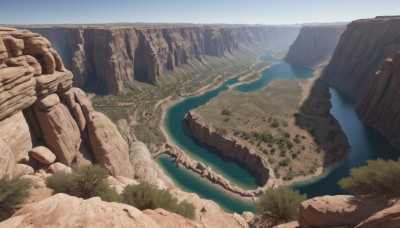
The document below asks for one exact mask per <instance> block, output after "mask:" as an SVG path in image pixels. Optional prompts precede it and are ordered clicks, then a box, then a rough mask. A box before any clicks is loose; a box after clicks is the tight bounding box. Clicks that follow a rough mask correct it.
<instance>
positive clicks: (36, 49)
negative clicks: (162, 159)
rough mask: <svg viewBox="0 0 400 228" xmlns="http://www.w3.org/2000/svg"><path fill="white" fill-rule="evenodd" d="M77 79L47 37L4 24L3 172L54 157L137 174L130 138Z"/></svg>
mask: <svg viewBox="0 0 400 228" xmlns="http://www.w3.org/2000/svg"><path fill="white" fill-rule="evenodd" d="M72 78H73V75H72V73H71V72H70V71H68V70H66V69H65V67H64V65H63V63H62V61H61V58H60V56H59V55H58V53H57V52H56V51H55V50H54V49H53V48H52V47H51V45H50V42H49V41H48V40H47V39H46V38H44V37H42V36H40V35H39V34H36V33H32V32H29V31H27V30H16V29H12V28H6V27H0V148H1V151H0V164H1V166H0V177H3V176H15V175H18V174H20V173H19V172H18V170H20V167H21V166H23V167H26V166H30V167H31V168H30V170H32V169H38V168H43V167H44V166H48V165H51V164H52V163H54V162H60V163H63V164H65V165H67V166H70V165H71V164H90V163H98V164H100V165H101V166H103V167H105V168H106V169H108V171H109V172H110V174H112V175H115V176H125V177H129V178H131V177H133V174H132V167H131V165H130V163H129V155H128V144H127V142H126V141H125V140H124V139H123V137H122V135H121V134H120V133H119V132H118V130H117V128H116V126H115V125H114V124H113V123H112V122H111V121H110V120H109V119H108V118H107V117H106V116H105V115H103V114H101V113H99V112H96V111H94V109H93V107H92V104H91V103H90V101H89V100H88V99H87V98H86V96H85V94H84V93H83V91H82V90H80V89H78V88H73V87H72ZM32 172H33V170H32Z"/></svg>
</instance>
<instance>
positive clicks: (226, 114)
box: [221, 109, 232, 116]
mask: <svg viewBox="0 0 400 228" xmlns="http://www.w3.org/2000/svg"><path fill="white" fill-rule="evenodd" d="M221 115H224V116H230V115H232V113H231V111H230V110H228V109H222V111H221Z"/></svg>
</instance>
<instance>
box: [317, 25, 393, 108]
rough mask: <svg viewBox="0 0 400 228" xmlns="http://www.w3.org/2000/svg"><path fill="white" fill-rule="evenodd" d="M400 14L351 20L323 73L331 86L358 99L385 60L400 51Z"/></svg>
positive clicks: (355, 99) (323, 76)
mask: <svg viewBox="0 0 400 228" xmlns="http://www.w3.org/2000/svg"><path fill="white" fill-rule="evenodd" d="M399 22H400V17H376V18H374V19H363V20H356V21H353V22H351V23H350V24H349V25H348V26H347V29H346V31H345V32H344V33H343V35H342V36H341V38H340V41H339V44H338V45H337V47H336V49H335V52H334V54H333V56H332V59H331V61H330V62H329V64H328V66H327V67H326V68H325V70H324V71H323V73H322V78H323V79H324V80H325V81H327V82H328V83H329V84H330V85H333V86H335V87H337V88H339V89H341V90H343V91H345V92H346V93H347V94H348V95H349V96H350V97H351V98H352V99H353V100H354V101H357V100H358V99H359V98H360V96H361V95H362V93H363V91H365V90H368V86H367V84H368V81H369V79H370V78H371V77H372V76H374V74H375V73H376V72H377V71H378V70H379V69H380V68H381V66H382V64H383V62H384V61H385V59H387V58H389V57H392V56H393V55H394V54H395V53H397V52H398V51H399V50H400V33H399V31H400V23H399Z"/></svg>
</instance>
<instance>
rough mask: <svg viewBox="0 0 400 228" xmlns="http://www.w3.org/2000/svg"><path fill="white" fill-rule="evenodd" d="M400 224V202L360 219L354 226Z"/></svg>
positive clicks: (366, 226)
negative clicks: (362, 219)
mask: <svg viewBox="0 0 400 228" xmlns="http://www.w3.org/2000/svg"><path fill="white" fill-rule="evenodd" d="M399 224H400V204H395V205H394V206H392V207H389V208H386V209H384V210H382V211H379V212H377V213H375V214H374V215H372V216H371V217H369V218H367V219H366V220H364V221H362V222H361V223H360V224H358V225H357V226H356V228H375V227H398V226H399Z"/></svg>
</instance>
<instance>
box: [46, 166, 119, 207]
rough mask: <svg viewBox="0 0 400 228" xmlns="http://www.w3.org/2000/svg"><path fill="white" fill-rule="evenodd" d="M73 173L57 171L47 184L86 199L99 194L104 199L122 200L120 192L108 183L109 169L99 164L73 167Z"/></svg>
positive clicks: (58, 191) (108, 200)
mask: <svg viewBox="0 0 400 228" xmlns="http://www.w3.org/2000/svg"><path fill="white" fill-rule="evenodd" d="M72 170H73V172H72V173H66V172H56V173H55V174H54V175H52V176H50V177H48V178H47V180H46V185H47V187H49V188H52V189H54V191H55V192H56V193H65V194H68V195H72V196H77V197H81V198H84V199H88V198H92V197H95V196H99V197H100V198H101V199H102V200H103V201H107V202H120V201H121V198H120V196H119V194H118V193H117V192H116V191H115V190H114V189H113V188H111V187H110V186H109V185H108V183H107V180H106V179H107V177H108V171H107V170H105V169H103V168H101V167H100V166H98V165H86V166H79V167H73V169H72Z"/></svg>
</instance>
